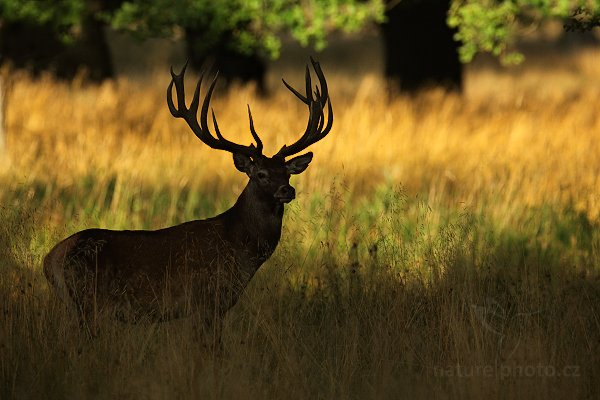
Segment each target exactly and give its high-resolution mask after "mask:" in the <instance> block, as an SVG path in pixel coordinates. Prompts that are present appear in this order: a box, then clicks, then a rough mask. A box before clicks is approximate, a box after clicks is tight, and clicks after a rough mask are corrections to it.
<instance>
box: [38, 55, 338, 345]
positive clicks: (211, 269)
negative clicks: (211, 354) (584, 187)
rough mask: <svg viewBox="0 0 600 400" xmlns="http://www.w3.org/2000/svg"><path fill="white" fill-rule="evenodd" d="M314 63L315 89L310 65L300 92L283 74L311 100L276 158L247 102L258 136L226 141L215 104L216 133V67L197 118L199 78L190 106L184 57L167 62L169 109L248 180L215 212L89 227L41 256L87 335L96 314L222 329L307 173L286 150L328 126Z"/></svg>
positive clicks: (303, 158) (302, 145) (305, 160)
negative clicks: (298, 131) (304, 120)
mask: <svg viewBox="0 0 600 400" xmlns="http://www.w3.org/2000/svg"><path fill="white" fill-rule="evenodd" d="M311 63H312V66H313V69H314V71H315V73H316V75H317V77H318V79H319V85H320V87H319V86H317V87H316V88H315V91H314V93H313V86H312V83H311V73H310V69H309V67H308V65H307V66H306V94H305V95H302V94H301V93H300V92H298V91H297V90H295V89H294V88H293V87H291V86H290V85H289V84H288V83H287V82H286V81H285V80H283V83H284V85H285V86H286V87H287V88H288V89H289V90H290V91H291V92H292V93H293V94H294V95H295V96H296V97H297V98H298V99H300V100H301V101H302V102H303V103H304V104H306V105H307V107H308V111H309V115H308V124H307V127H306V130H305V132H304V133H303V134H302V135H301V137H300V138H299V139H298V140H297V141H296V142H295V143H293V144H292V145H289V146H287V145H284V146H283V147H282V148H281V149H280V150H279V151H278V152H277V154H275V155H274V156H273V157H267V156H265V155H263V154H262V149H263V144H262V142H261V140H260V138H259V136H258V134H257V133H256V130H255V128H254V123H253V120H252V113H251V111H250V106H248V117H249V120H250V132H251V134H252V137H253V138H254V140H255V142H256V144H251V145H249V146H244V145H240V144H237V143H234V142H231V141H229V140H227V139H225V138H224V137H223V135H222V134H221V132H220V131H219V126H218V124H217V119H216V117H215V114H214V111H213V112H212V120H213V126H214V131H215V134H216V136H214V135H213V134H212V133H211V132H210V130H209V127H208V121H207V119H208V108H209V103H210V99H211V96H212V93H213V89H214V87H215V84H216V82H217V77H218V74H217V75H216V76H215V78H214V79H213V81H212V83H211V85H210V87H209V89H208V91H207V93H206V95H205V97H204V101H203V103H202V108H201V110H200V121H198V118H197V114H198V107H199V104H200V89H201V85H202V76H201V77H200V79H199V80H198V84H197V85H196V89H195V92H194V96H193V98H192V102H191V104H190V106H189V108H188V107H186V102H185V93H184V75H185V69H186V67H187V64H186V66H184V67H183V69H182V71H181V72H180V73H179V74H175V73H174V72H173V68H171V77H172V79H171V82H170V84H169V86H168V88H167V104H168V107H169V110H170V111H171V114H172V115H173V116H174V117H176V118H182V119H183V120H185V121H186V122H187V124H188V125H189V127H190V128H191V130H192V131H193V132H194V134H195V135H196V136H197V137H198V138H199V139H200V140H201V141H202V142H204V143H205V144H206V145H208V146H210V147H211V148H213V149H218V150H225V151H228V152H230V153H232V154H233V162H234V165H235V167H236V168H237V169H238V170H239V171H241V172H243V173H245V174H246V175H248V177H249V181H248V184H247V185H246V187H245V188H244V190H243V191H242V193H241V194H240V196H239V197H238V199H237V201H236V202H235V204H234V205H233V207H231V208H230V209H228V210H227V211H225V212H224V213H222V214H220V215H217V216H215V217H212V218H208V219H204V220H195V221H189V222H185V223H182V224H180V225H176V226H172V227H169V228H164V229H159V230H154V231H144V230H124V231H115V230H108V229H86V230H83V231H80V232H77V233H75V234H73V235H72V236H70V237H68V238H66V239H64V240H63V241H61V242H59V243H58V244H57V245H56V246H54V248H53V249H52V250H51V251H50V252H49V253H48V254H47V255H46V257H45V258H44V274H45V276H46V278H47V279H48V281H49V282H50V285H51V287H52V288H53V289H54V291H55V292H56V293H57V295H58V297H60V298H61V299H63V300H64V301H65V302H66V303H68V304H70V305H72V306H75V307H74V308H75V309H76V311H77V315H78V317H79V321H80V323H81V324H82V326H83V327H84V328H85V329H86V330H87V331H88V332H89V333H90V334H91V335H93V336H95V335H96V333H97V328H98V318H99V316H101V315H112V316H114V317H116V318H118V319H121V320H124V321H131V322H135V321H138V320H140V319H141V318H146V317H147V318H149V319H151V320H158V321H163V320H170V319H173V318H179V317H185V316H190V315H196V316H199V317H200V320H201V321H202V322H203V323H202V326H209V327H211V328H210V329H212V330H213V331H217V336H218V335H219V333H218V332H219V331H220V325H221V323H222V320H223V317H224V315H225V313H226V312H227V311H228V310H229V309H230V308H231V307H233V306H234V305H235V304H236V302H237V301H238V299H239V297H240V295H241V294H242V292H243V290H244V289H245V288H246V286H247V285H248V283H249V282H250V280H251V279H252V276H253V275H254V274H255V272H256V271H257V270H258V268H259V267H260V266H261V265H262V264H263V263H264V262H265V261H266V260H267V259H268V258H269V257H270V256H271V255H272V254H273V252H274V251H275V248H276V247H277V244H278V243H279V240H280V237H281V226H282V218H283V213H284V205H285V204H286V203H289V202H290V201H292V200H293V199H294V198H295V189H294V188H293V187H292V186H291V185H290V183H289V179H290V176H291V175H293V174H299V173H301V172H303V171H304V170H305V169H306V168H307V167H308V165H309V163H310V162H311V160H312V157H313V155H312V153H311V152H308V153H306V154H303V155H300V156H296V157H294V158H292V159H289V160H287V161H286V157H290V156H292V155H295V154H297V153H299V152H301V151H303V150H304V149H306V148H307V147H308V146H310V145H311V144H313V143H315V142H317V141H319V140H321V139H323V138H324V137H325V136H326V135H327V134H328V133H329V131H330V130H331V127H332V124H333V111H332V107H331V101H330V100H329V94H328V90H327V82H326V80H325V76H324V74H323V72H322V70H321V67H320V65H319V63H318V62H316V61H314V60H313V59H312V58H311ZM173 86H175V92H176V99H177V106H176V105H175V104H174V102H173ZM326 106H327V113H325V107H326ZM325 115H327V118H325Z"/></svg>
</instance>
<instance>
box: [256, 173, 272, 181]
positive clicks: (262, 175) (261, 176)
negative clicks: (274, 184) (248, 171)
mask: <svg viewBox="0 0 600 400" xmlns="http://www.w3.org/2000/svg"><path fill="white" fill-rule="evenodd" d="M256 177H257V178H258V179H260V180H264V179H268V178H269V174H267V173H266V172H265V171H258V172H257V173H256Z"/></svg>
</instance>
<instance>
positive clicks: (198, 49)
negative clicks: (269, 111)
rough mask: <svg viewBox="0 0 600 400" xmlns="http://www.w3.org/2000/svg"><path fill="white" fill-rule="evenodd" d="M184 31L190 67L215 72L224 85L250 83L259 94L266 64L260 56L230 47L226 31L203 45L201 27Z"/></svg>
mask: <svg viewBox="0 0 600 400" xmlns="http://www.w3.org/2000/svg"><path fill="white" fill-rule="evenodd" d="M185 33H186V45H187V53H188V58H189V60H190V64H191V66H192V67H193V68H194V69H196V70H211V71H213V72H216V71H219V79H220V80H222V81H224V82H225V83H226V84H230V83H232V82H235V81H238V82H242V83H248V82H254V83H255V84H256V88H257V90H258V92H259V93H264V92H265V73H266V65H265V61H264V60H263V59H262V58H261V57H260V56H258V55H256V54H244V53H241V52H239V51H237V50H235V49H234V48H232V47H231V46H230V45H229V43H230V42H231V38H230V36H231V35H229V34H223V35H222V36H221V37H220V38H219V39H217V40H215V41H213V42H212V43H211V44H208V45H207V40H206V34H205V32H204V31H203V30H202V29H192V28H187V29H186V30H185Z"/></svg>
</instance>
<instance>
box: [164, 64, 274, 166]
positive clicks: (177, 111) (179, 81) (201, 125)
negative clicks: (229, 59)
mask: <svg viewBox="0 0 600 400" xmlns="http://www.w3.org/2000/svg"><path fill="white" fill-rule="evenodd" d="M186 68H187V62H186V63H185V65H184V67H183V68H182V70H181V72H180V73H179V74H175V72H173V67H171V82H170V83H169V86H168V87H167V105H168V107H169V111H171V114H172V115H173V116H174V117H176V118H182V119H184V120H185V121H186V122H187V124H188V125H189V127H190V128H191V129H192V131H193V132H194V134H195V135H196V136H197V137H198V139H200V140H202V142H204V143H205V144H206V145H208V146H210V147H211V148H213V149H217V150H225V151H229V152H231V153H242V154H245V155H247V156H249V157H258V156H260V155H261V153H262V142H261V141H260V138H259V137H258V134H257V133H256V132H255V131H254V127H253V126H251V131H252V136H253V137H254V139H255V140H256V143H257V146H254V144H251V145H250V146H242V145H240V144H237V143H234V142H230V141H229V140H227V139H225V138H224V137H223V135H222V134H221V131H220V130H219V126H218V124H217V118H216V117H215V113H214V111H213V112H212V119H213V125H214V128H215V133H216V135H217V137H216V138H215V137H214V136H213V135H212V134H211V133H210V130H209V128H208V123H207V117H208V107H209V104H210V99H211V97H212V93H213V90H214V88H215V85H216V83H217V78H218V76H219V74H218V72H217V74H216V75H215V78H214V79H213V81H212V82H211V84H210V87H209V89H208V92H207V94H206V97H205V98H204V102H203V103H202V110H201V113H200V122H198V118H197V114H198V107H199V105H200V88H201V86H202V79H203V77H204V75H201V76H200V79H199V80H198V83H197V84H196V89H195V91H194V97H193V98H192V102H191V104H190V107H189V108H187V107H186V105H185V88H184V75H185V70H186ZM173 85H175V91H176V97H177V107H175V104H174V103H173Z"/></svg>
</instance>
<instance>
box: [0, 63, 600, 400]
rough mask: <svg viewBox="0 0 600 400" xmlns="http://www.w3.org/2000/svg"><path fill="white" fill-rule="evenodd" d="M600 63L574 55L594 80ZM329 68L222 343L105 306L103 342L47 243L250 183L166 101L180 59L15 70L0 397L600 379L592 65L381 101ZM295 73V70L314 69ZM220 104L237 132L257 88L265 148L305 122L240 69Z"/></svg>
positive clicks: (540, 393) (217, 204)
mask: <svg viewBox="0 0 600 400" xmlns="http://www.w3.org/2000/svg"><path fill="white" fill-rule="evenodd" d="M595 58H597V53H594V52H592V53H589V54H584V55H583V56H580V57H579V58H574V59H573V60H571V61H572V62H573V63H574V64H575V65H580V66H581V74H582V75H583V76H585V77H590V76H593V75H594V74H595V75H596V76H600V63H598V64H593V63H591V62H590V59H595ZM324 69H325V72H326V74H327V76H328V78H329V79H328V80H329V86H330V88H331V92H332V93H331V97H332V100H333V106H334V110H335V123H334V129H333V131H332V132H331V134H330V135H329V136H328V137H327V138H326V139H324V140H323V141H322V142H320V143H318V144H316V145H314V146H313V148H311V150H312V151H314V153H315V158H314V160H313V162H312V163H311V166H310V167H309V168H308V170H307V171H306V172H305V173H304V174H302V175H300V176H299V177H297V178H294V181H293V184H294V186H295V187H296V189H297V190H298V199H297V200H296V201H295V202H294V203H292V204H291V205H290V206H289V207H288V209H287V211H286V216H285V220H284V234H283V236H282V240H281V243H280V246H279V248H278V250H277V251H276V253H275V254H274V256H273V258H272V259H271V260H269V261H268V262H267V263H266V264H265V265H264V266H263V268H262V269H261V271H259V273H258V274H257V275H256V277H255V278H254V280H253V282H252V283H251V284H250V286H249V288H248V290H247V291H246V294H245V295H244V296H243V297H242V299H241V300H240V303H239V304H238V306H236V307H235V308H234V309H233V310H232V311H231V312H230V314H229V315H228V318H227V321H226V329H225V333H224V338H223V340H224V349H223V351H222V352H221V353H217V354H215V353H213V352H211V351H210V350H208V349H205V348H203V347H202V346H200V345H198V344H197V343H195V342H194V335H193V328H194V327H193V326H192V324H191V323H190V321H187V320H182V321H175V322H172V323H166V324H158V325H144V324H142V325H137V326H130V325H122V324H120V323H116V322H107V323H106V326H104V329H103V331H102V332H103V333H102V334H101V336H100V337H99V338H98V339H96V340H94V341H88V339H87V338H86V336H85V335H84V334H83V333H82V332H80V331H79V329H78V327H77V324H76V322H75V321H74V320H73V318H72V317H71V316H70V315H68V314H67V313H66V311H65V310H64V308H63V307H62V306H61V305H60V304H59V303H58V302H57V301H56V300H55V299H54V297H53V296H52V295H51V294H50V292H49V291H48V287H47V285H46V283H45V279H44V278H43V275H42V273H41V269H40V262H41V258H42V257H43V255H44V254H45V253H46V252H47V251H48V250H49V249H50V247H51V246H52V245H53V244H54V243H56V242H57V241H58V240H60V239H62V238H64V237H65V236H67V235H69V234H71V233H73V232H75V231H77V230H79V229H83V228H85V227H92V226H99V227H104V228H114V229H156V228H160V227H164V226H169V225H172V224H175V223H179V222H182V221H186V220H191V219H199V218H206V217H210V216H213V215H216V214H217V213H220V212H222V211H224V210H225V209H227V208H228V207H229V206H231V205H232V204H233V202H234V201H235V198H236V196H237V195H238V194H239V193H240V192H241V189H242V188H243V185H244V184H245V181H246V178H245V177H244V176H242V175H241V174H240V173H238V172H236V170H235V168H234V167H233V162H232V158H231V155H229V154H227V153H224V152H219V151H215V150H210V149H208V148H207V146H205V145H203V144H202V143H201V142H200V141H199V140H198V139H197V138H196V137H195V136H194V135H193V134H192V133H191V131H190V130H189V129H188V128H187V126H186V125H185V123H184V122H182V121H180V120H175V119H173V118H172V117H171V116H170V114H169V113H168V110H167V107H166V104H165V89H166V85H167V83H168V79H169V78H168V74H167V72H166V71H165V74H164V75H160V76H156V77H155V78H154V79H152V80H149V81H147V82H144V83H137V82H133V81H128V80H119V81H116V82H106V83H104V84H102V85H100V86H94V85H81V84H80V83H77V82H75V83H71V84H65V83H57V82H55V81H53V80H52V79H50V78H44V79H41V80H32V79H30V78H28V77H27V76H25V75H21V74H15V75H14V76H13V87H12V90H11V92H10V96H9V99H8V108H7V117H8V119H7V129H8V133H9V137H8V146H7V147H8V149H9V152H8V157H9V161H8V162H4V164H3V165H4V167H3V168H4V169H3V170H2V172H1V173H0V201H1V203H0V204H2V209H1V210H0V216H1V217H2V222H3V224H2V226H1V227H0V268H2V270H1V273H0V304H1V305H2V307H3V308H2V318H3V320H2V321H3V322H2V324H0V398H78V397H93V398H157V399H158V398H161V399H162V398H180V397H183V398H206V397H208V398H243V397H248V398H282V397H285V398H298V399H306V398H319V397H320V398H361V399H362V398H398V397H402V396H405V397H416V398H431V397H432V396H437V397H440V396H442V397H453V398H456V397H460V398H463V397H464V398H481V397H483V396H484V395H485V396H486V397H491V398H513V397H515V396H519V397H523V396H524V395H527V396H528V397H531V398H548V397H554V398H564V397H565V396H575V397H589V398H593V397H594V394H597V393H598V385H597V379H596V378H597V377H598V374H599V372H600V370H599V365H600V359H598V356H597V354H600V347H599V343H600V322H599V321H600V318H599V312H600V280H599V278H598V276H599V275H598V260H599V259H600V233H599V230H598V226H599V221H600V178H599V176H600V143H599V141H598V139H597V138H598V133H599V132H600V118H598V109H599V106H600V100H599V99H600V80H594V79H587V80H584V79H582V80H581V84H580V85H579V86H573V85H572V80H571V81H569V82H571V83H569V84H563V83H562V82H563V81H562V80H561V79H562V78H561V79H558V78H557V81H556V84H555V85H554V86H552V90H550V88H549V87H541V86H540V85H537V84H535V79H536V78H535V77H532V76H530V75H527V74H523V75H521V76H519V75H517V77H514V76H513V77H506V76H503V75H502V74H499V73H495V75H494V74H491V73H490V72H486V70H481V71H477V70H473V71H471V72H470V75H469V76H468V90H467V94H466V95H465V96H463V97H458V96H453V95H446V94H444V93H441V92H431V93H428V94H424V95H422V96H419V97H417V98H408V97H399V98H396V99H393V100H391V101H388V100H387V99H386V97H385V96H383V95H382V93H383V85H382V82H381V81H380V80H378V79H375V78H373V77H369V76H367V77H364V78H362V79H359V80H358V81H356V82H352V84H349V83H348V82H347V79H346V77H344V76H342V75H338V74H336V71H335V67H334V66H332V67H329V66H327V65H324ZM300 72H301V71H299V73H298V75H297V76H292V77H286V78H289V81H291V82H292V83H295V84H296V85H297V86H301V83H302V82H301V79H302V74H301V73H300ZM490 74H491V75H490ZM492 76H495V77H496V78H497V79H499V80H500V81H502V82H504V85H505V89H503V90H500V87H497V88H495V87H494V85H495V83H494V81H493V80H491V77H492ZM547 76H549V77H552V76H553V75H552V73H551V70H548V71H547ZM557 76H559V77H560V76H561V75H560V74H559V75H557ZM193 78H194V77H192V76H190V77H188V83H189V84H190V86H191V85H192V84H193ZM548 85H551V83H548ZM213 102H214V104H213V107H214V109H215V112H216V114H217V117H218V119H219V125H220V127H221V130H222V131H223V133H224V134H225V135H227V137H228V138H230V139H233V140H236V141H239V142H241V143H249V141H250V140H251V136H250V134H249V129H248V121H247V115H246V103H250V104H251V106H252V111H253V115H254V118H255V123H256V127H257V130H258V132H259V133H260V135H261V137H262V139H263V141H264V142H265V147H266V150H265V152H266V153H267V154H269V155H270V154H272V153H274V152H276V151H277V150H278V149H279V147H281V146H282V145H283V144H284V143H287V142H290V141H292V140H294V139H295V138H296V137H297V136H298V135H299V134H300V133H301V132H302V131H303V130H304V128H305V125H306V121H307V114H308V113H307V110H306V109H305V107H303V106H302V105H301V104H299V102H298V101H297V100H295V99H294V97H293V96H292V95H291V94H289V93H288V92H287V91H285V89H284V88H283V87H280V88H278V89H277V90H276V91H275V92H274V93H273V95H272V96H270V97H267V98H259V97H257V96H255V94H254V92H253V90H252V88H250V87H236V88H234V89H232V90H231V91H229V92H221V93H217V95H216V96H215V99H214V101H213ZM540 366H541V367H542V368H545V369H542V370H541V372H540V369H539V367H540ZM487 367H493V368H492V369H493V373H491V375H490V374H487V373H486V372H485V371H488V372H489V370H487V369H485V368H487ZM529 367H531V368H533V367H536V368H538V369H537V370H536V371H537V372H534V373H533V374H528V373H530V372H531V368H530V369H528V370H525V368H529ZM570 367H572V368H573V369H572V371H571V372H572V374H571V376H564V375H565V368H570ZM550 368H553V370H554V371H555V373H554V375H552V374H550V372H551V369H550ZM519 371H521V373H519ZM558 371H560V372H562V373H563V376H560V377H559V376H557V374H556V372H558ZM568 371H569V370H567V372H568ZM526 372H527V373H526ZM469 373H470V374H471V376H469V375H468V374H469ZM460 374H463V375H467V376H466V377H465V376H457V375H460ZM506 374H509V376H504V375H506Z"/></svg>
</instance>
